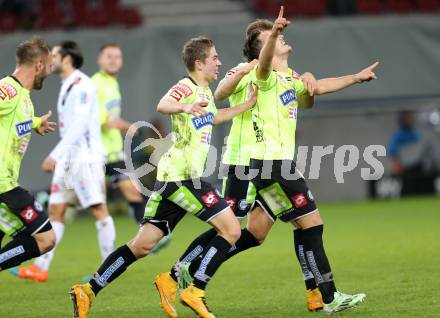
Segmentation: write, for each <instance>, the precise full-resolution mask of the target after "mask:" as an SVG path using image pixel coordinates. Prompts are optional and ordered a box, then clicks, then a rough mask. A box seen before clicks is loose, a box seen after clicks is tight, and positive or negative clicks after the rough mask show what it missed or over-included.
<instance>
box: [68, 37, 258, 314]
mask: <svg viewBox="0 0 440 318" xmlns="http://www.w3.org/2000/svg"><path fill="white" fill-rule="evenodd" d="M182 58H183V62H184V64H185V67H186V70H187V72H188V76H186V77H184V78H183V79H182V80H180V81H179V82H178V83H177V84H176V85H174V86H173V87H172V88H171V89H170V90H169V91H168V93H167V94H166V95H165V96H164V97H163V98H162V99H161V101H160V102H159V104H158V106H157V110H158V111H159V112H161V113H164V114H168V115H170V116H171V120H172V131H173V145H172V147H171V148H170V149H169V150H168V152H166V153H165V154H164V155H163V156H162V157H161V159H160V161H159V165H158V172H157V182H156V184H155V187H154V189H155V192H154V193H153V194H152V195H151V197H150V199H149V201H148V203H147V206H146V209H145V217H144V219H143V220H142V224H143V225H142V226H141V228H140V229H139V232H138V234H137V235H136V236H135V237H134V238H133V239H132V240H131V241H130V242H128V243H127V244H126V245H123V246H121V247H119V248H118V249H117V250H116V251H115V252H113V253H112V254H111V255H110V256H109V257H108V258H107V259H106V260H105V261H104V263H103V264H102V265H101V267H100V268H99V269H98V271H97V272H96V273H95V275H94V277H93V279H91V280H90V282H89V283H87V284H84V285H75V286H73V287H72V289H71V295H72V300H73V304H74V310H75V317H80V318H83V317H87V316H88V312H89V310H90V306H91V302H92V300H93V299H94V297H95V296H96V295H97V294H98V292H100V291H101V290H102V289H103V288H104V287H105V286H106V285H107V284H108V283H110V282H111V281H113V280H114V279H116V278H117V277H119V276H120V275H121V274H122V273H123V272H124V271H125V270H126V269H127V267H128V266H129V265H131V264H132V263H133V262H135V261H136V260H138V259H140V258H142V257H145V256H147V255H148V254H149V253H150V251H151V248H152V247H153V246H154V245H155V244H156V243H157V242H158V241H159V240H160V239H161V238H162V237H163V236H164V235H167V234H168V233H170V232H171V231H172V230H173V229H174V227H175V226H176V225H177V223H178V222H179V221H180V220H181V219H182V218H183V216H184V215H185V213H190V214H192V215H194V216H196V217H197V218H199V219H201V220H202V221H205V222H208V223H209V224H211V225H212V226H214V227H215V228H216V230H217V233H218V235H217V236H215V237H214V238H212V240H211V241H210V242H208V244H207V245H206V248H205V249H203V250H202V251H201V255H202V259H203V260H202V263H201V265H200V266H199V268H198V270H197V273H196V275H195V279H194V284H192V285H190V286H189V287H188V288H187V289H185V290H184V291H183V292H182V293H181V294H180V299H181V300H182V301H183V302H184V303H185V304H186V305H188V306H189V307H190V308H191V309H193V310H194V311H195V312H196V313H197V314H198V315H199V316H201V317H214V315H213V314H212V313H211V312H210V311H209V309H208V307H207V306H206V304H205V291H204V290H205V288H206V285H207V283H208V281H209V280H210V279H211V278H212V276H213V275H214V273H215V272H216V270H217V268H219V266H220V265H221V263H222V262H223V261H224V260H225V259H226V254H227V253H228V251H229V250H230V249H231V248H232V246H233V245H234V244H235V242H236V241H237V240H238V239H239V237H240V224H239V222H238V221H237V219H236V218H235V216H234V213H233V212H232V210H231V209H230V208H229V205H228V204H227V202H226V201H225V200H224V199H223V198H222V197H221V196H220V195H219V193H218V191H217V190H216V189H214V188H213V187H212V186H211V185H210V184H209V183H206V182H204V181H202V180H200V177H201V176H202V174H203V171H204V166H205V162H206V159H207V156H208V150H209V144H210V140H211V131H212V126H213V125H215V124H220V123H222V122H225V121H228V120H231V119H232V118H233V117H234V116H237V115H239V114H240V113H242V112H244V111H246V110H248V109H249V108H251V107H252V106H253V105H254V103H255V101H256V96H257V93H256V90H254V89H250V90H249V95H248V100H247V101H246V102H245V103H243V104H241V105H237V106H236V107H234V108H229V109H218V110H217V109H216V107H215V104H214V98H213V96H212V92H211V90H210V89H209V83H211V82H213V81H214V80H216V79H217V77H218V68H219V66H220V65H221V63H220V60H219V57H218V55H217V52H216V50H215V47H214V43H213V42H212V41H211V40H210V39H208V38H205V37H198V38H193V39H191V40H189V41H188V42H187V43H186V44H185V46H184V48H183V52H182ZM159 281H169V282H174V280H173V278H171V277H170V275H169V274H168V273H166V274H163V275H160V277H158V278H157V279H156V286H157V288H158V289H159V292H160V293H161V294H162V291H161V288H162V287H161V286H163V285H162V284H160V283H159ZM173 287H174V293H176V291H177V283H175V284H174V285H173ZM167 292H169V291H167ZM165 301H166V300H165V299H162V303H164V302H165ZM169 309H170V310H171V312H168V315H171V316H173V317H177V313H176V311H175V308H174V304H172V306H171V307H170V308H169Z"/></svg>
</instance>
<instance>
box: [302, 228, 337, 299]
mask: <svg viewBox="0 0 440 318" xmlns="http://www.w3.org/2000/svg"><path fill="white" fill-rule="evenodd" d="M323 231H324V225H318V226H314V227H311V228H308V229H305V230H302V232H303V233H302V241H303V244H304V254H305V258H306V261H307V264H308V267H309V270H310V271H311V272H312V273H313V276H314V277H315V281H316V284H317V285H318V287H319V290H320V292H321V294H322V299H323V301H324V303H326V304H329V303H331V302H332V301H333V298H334V297H333V294H334V292H335V291H336V286H335V283H334V281H333V273H332V271H331V268H330V264H329V261H328V259H327V255H326V254H325V250H324V244H323V242H322V233H323Z"/></svg>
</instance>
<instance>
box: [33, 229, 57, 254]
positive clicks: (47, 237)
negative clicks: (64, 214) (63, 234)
mask: <svg viewBox="0 0 440 318" xmlns="http://www.w3.org/2000/svg"><path fill="white" fill-rule="evenodd" d="M35 240H36V241H37V244H38V248H39V249H40V253H41V254H45V253H47V252H49V251H50V250H52V249H53V248H54V247H55V244H56V237H55V232H54V230H50V231H47V232H44V233H40V234H39V235H36V236H35Z"/></svg>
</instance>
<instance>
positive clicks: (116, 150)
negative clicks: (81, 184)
mask: <svg viewBox="0 0 440 318" xmlns="http://www.w3.org/2000/svg"><path fill="white" fill-rule="evenodd" d="M122 64H123V56H122V50H121V48H120V47H119V45H117V44H114V43H113V44H106V45H104V46H102V47H101V49H100V50H99V56H98V65H99V68H100V70H99V71H98V72H97V73H96V74H95V75H93V76H92V81H93V82H94V83H95V86H96V94H97V97H98V103H99V111H100V120H101V134H102V143H103V145H104V151H105V161H106V163H105V165H106V169H105V170H106V175H107V176H109V177H110V182H111V183H112V185H115V186H117V187H118V188H119V189H120V190H121V192H122V195H123V196H124V198H125V199H126V200H127V202H128V204H129V207H130V212H131V214H132V215H133V217H134V218H135V219H136V221H137V222H138V223H139V222H140V221H141V220H142V218H143V216H144V210H145V201H144V199H143V197H142V195H141V194H140V193H139V191H138V190H137V189H136V187H135V185H134V184H133V182H131V180H130V179H129V177H128V176H127V175H125V174H123V173H121V172H118V171H117V170H115V169H117V168H120V169H123V168H125V164H124V151H123V148H124V143H123V139H122V135H121V133H122V134H125V133H127V131H128V129H129V128H130V126H131V123H130V122H128V121H126V120H124V119H123V118H121V91H120V89H119V83H118V78H117V76H118V73H119V71H120V70H121V68H122Z"/></svg>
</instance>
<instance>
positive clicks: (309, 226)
mask: <svg viewBox="0 0 440 318" xmlns="http://www.w3.org/2000/svg"><path fill="white" fill-rule="evenodd" d="M282 11H283V9H281V11H280V16H279V18H278V19H277V20H276V21H275V23H274V24H272V23H270V22H269V21H264V20H257V21H256V22H255V23H253V24H251V25H250V26H249V27H248V30H247V36H246V43H245V47H244V50H243V51H244V54H245V56H246V57H247V59H248V61H250V62H249V63H248V64H242V65H239V66H238V67H237V68H235V69H233V70H231V71H230V72H229V73H228V74H227V77H226V79H225V80H224V81H222V83H221V84H220V85H219V88H218V89H217V91H216V96H217V97H221V98H225V97H227V96H230V100H231V104H232V105H233V104H234V103H236V102H239V100H240V98H241V96H242V94H245V93H246V83H247V82H249V81H255V83H257V85H258V87H259V89H260V94H259V96H258V99H257V104H256V106H255V107H254V108H253V109H252V111H249V112H247V113H243V114H242V115H241V117H238V118H240V119H241V122H240V126H239V127H240V128H241V129H242V128H243V127H244V129H246V128H247V130H238V129H239V128H238V126H236V127H234V124H235V123H234V124H233V126H232V128H231V134H232V135H233V137H231V135H230V136H229V139H228V148H227V151H226V155H225V158H226V161H229V162H227V163H231V162H232V163H235V164H236V165H237V164H238V165H237V166H236V167H234V169H233V170H231V169H230V170H229V174H228V179H229V178H230V179H238V180H239V181H235V182H236V183H237V184H239V183H241V184H242V186H241V188H242V187H243V186H245V182H246V175H247V169H248V167H246V165H247V164H249V158H251V160H250V166H251V168H252V170H253V171H254V172H255V171H258V175H257V176H254V177H253V178H252V180H251V181H252V183H251V184H250V186H249V189H248V194H252V192H254V193H255V195H256V205H255V206H256V208H255V209H253V210H252V213H250V214H249V217H248V226H247V229H244V230H243V231H242V235H241V237H240V239H239V240H238V241H237V243H236V249H233V250H231V251H230V253H229V254H228V256H229V257H231V256H233V255H235V254H237V253H239V252H241V251H243V250H246V249H248V248H251V247H253V246H257V245H259V244H261V243H262V242H263V241H264V239H265V237H266V236H267V234H268V232H269V230H270V229H271V227H272V225H273V223H274V221H275V220H276V219H277V218H280V219H281V220H282V221H285V222H290V223H292V224H293V225H294V227H295V229H296V230H295V231H294V241H295V252H296V255H297V258H298V261H299V262H300V265H301V268H302V270H303V274H304V279H305V282H306V288H307V298H308V299H307V307H308V309H309V310H318V309H321V308H324V310H325V311H327V312H329V313H332V312H336V311H340V310H343V309H346V308H349V307H353V306H355V305H357V304H358V303H360V302H361V301H363V299H364V298H365V295H364V294H358V295H354V296H351V295H345V294H342V293H339V292H336V287H335V284H334V282H333V277H332V273H331V269H330V265H329V262H328V260H327V257H326V255H325V251H324V248H323V244H322V231H323V223H322V220H321V218H320V216H319V212H318V210H317V208H316V205H315V203H314V198H313V196H312V193H311V192H310V190H309V189H308V188H307V185H306V183H305V180H304V179H303V178H302V176H301V177H300V178H297V176H300V175H299V174H298V173H297V174H296V176H295V178H296V180H289V179H291V178H290V177H291V173H295V172H296V168H295V164H294V162H293V156H294V148H295V135H294V132H295V129H296V114H297V106H298V104H299V105H301V106H305V107H311V106H313V103H314V100H313V96H314V95H320V94H326V93H331V92H335V91H338V90H341V89H343V88H346V87H348V86H350V85H352V84H355V83H361V82H365V81H369V80H372V79H375V78H376V76H375V74H374V72H373V70H374V68H375V67H376V66H377V64H378V63H375V64H373V65H371V66H370V67H367V68H366V69H364V70H362V71H361V72H359V73H357V74H355V75H349V76H343V77H338V78H329V79H322V80H319V81H316V80H315V79H314V77H313V76H312V75H311V74H310V73H309V74H305V75H303V76H302V77H301V78H299V75H298V74H296V73H295V72H294V71H293V70H292V69H290V68H289V67H288V57H289V55H290V53H291V51H292V48H291V47H290V46H289V45H287V44H286V43H285V41H284V38H283V36H282V35H281V31H282V30H283V29H284V28H285V27H286V26H287V25H288V24H289V22H288V21H287V20H286V19H284V18H283V16H282ZM262 48H263V49H262ZM257 58H259V61H258V66H257V67H255V68H253V65H255V64H256V61H255V59H257ZM238 118H236V119H235V121H236V122H238ZM249 130H252V131H253V138H249V136H250V134H249ZM240 149H247V150H248V151H246V150H244V151H241V150H240ZM249 152H250V156H249V155H246V153H249ZM240 165H244V167H243V166H240ZM267 172H270V176H269V178H267V177H266V175H265V174H267ZM230 175H233V176H232V177H230ZM232 184H233V183H231V184H229V191H230V192H229V193H226V195H229V202H230V203H231V204H232V205H237V204H238V205H239V206H240V205H241V210H245V209H246V202H245V199H244V196H243V192H241V193H240V191H237V192H236V193H234V192H233V191H231V188H232V186H231V185H232ZM255 188H256V189H255ZM236 189H237V187H236ZM224 190H225V189H224ZM226 190H228V187H226ZM237 198H240V201H238V200H237ZM227 199H228V197H227ZM250 201H253V200H250ZM235 210H236V211H237V212H239V211H240V210H237V207H235ZM237 212H236V213H237ZM237 216H238V217H240V216H243V214H239V213H237ZM212 235H213V234H212V232H211V231H207V232H205V233H203V234H202V235H201V236H199V237H198V238H197V239H196V240H195V241H194V242H193V243H192V244H191V245H190V247H189V248H188V249H187V250H186V252H185V253H184V254H183V255H182V257H181V258H180V259H179V261H178V262H177V263H176V265H175V266H174V267H173V268H172V270H171V273H172V276H174V277H178V279H179V281H180V282H182V281H183V283H184V282H185V281H191V279H192V276H194V273H195V269H194V268H196V267H197V266H199V264H200V258H198V257H197V253H195V251H197V250H198V249H200V248H203V247H204V246H205V245H206V240H209V238H210V237H211V236H212ZM191 261H192V264H191V265H189V263H191ZM317 287H318V288H319V291H320V292H319V291H318V290H317ZM321 294H322V298H323V300H324V305H323V304H322V301H321Z"/></svg>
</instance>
